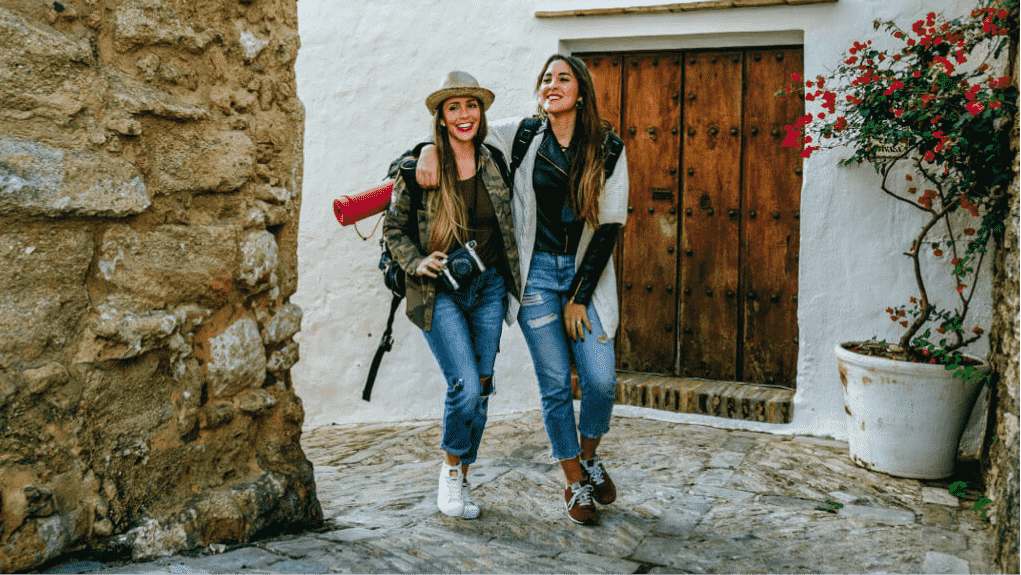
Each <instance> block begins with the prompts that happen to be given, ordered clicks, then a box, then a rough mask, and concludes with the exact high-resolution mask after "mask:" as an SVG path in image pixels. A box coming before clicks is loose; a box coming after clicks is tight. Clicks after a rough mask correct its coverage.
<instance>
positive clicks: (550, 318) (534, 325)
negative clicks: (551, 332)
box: [528, 313, 560, 329]
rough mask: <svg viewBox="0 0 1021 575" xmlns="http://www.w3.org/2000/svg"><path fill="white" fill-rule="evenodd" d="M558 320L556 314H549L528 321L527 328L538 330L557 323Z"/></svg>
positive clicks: (558, 317)
mask: <svg viewBox="0 0 1021 575" xmlns="http://www.w3.org/2000/svg"><path fill="white" fill-rule="evenodd" d="M558 319H560V316H559V315H557V314H556V313H549V314H546V315H544V316H542V317H537V318H534V319H530V320H528V327H530V328H531V329H538V328H540V327H542V326H544V325H549V324H551V323H553V322H555V321H557V320H558Z"/></svg>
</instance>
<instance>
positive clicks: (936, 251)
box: [932, 248, 943, 258]
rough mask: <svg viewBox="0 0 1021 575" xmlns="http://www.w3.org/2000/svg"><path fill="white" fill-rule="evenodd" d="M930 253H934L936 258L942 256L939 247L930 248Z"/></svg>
mask: <svg viewBox="0 0 1021 575" xmlns="http://www.w3.org/2000/svg"><path fill="white" fill-rule="evenodd" d="M932 255H934V256H936V257H938V258H941V257H943V250H941V249H939V248H936V249H934V250H932Z"/></svg>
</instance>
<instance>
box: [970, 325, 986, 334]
mask: <svg viewBox="0 0 1021 575" xmlns="http://www.w3.org/2000/svg"><path fill="white" fill-rule="evenodd" d="M971 331H973V332H975V333H976V334H978V335H982V334H983V333H985V331H986V330H984V329H982V328H980V327H978V326H975V329H973V330H971Z"/></svg>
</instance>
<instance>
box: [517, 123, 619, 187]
mask: <svg viewBox="0 0 1021 575" xmlns="http://www.w3.org/2000/svg"><path fill="white" fill-rule="evenodd" d="M540 126H542V119H540V118H538V117H534V116H533V117H531V118H525V119H524V120H521V123H520V124H518V131H517V133H516V134H514V143H513V144H512V145H511V164H510V175H511V177H512V178H513V177H514V172H515V171H517V169H518V166H520V165H521V162H522V161H523V160H524V159H525V152H526V151H527V150H528V146H529V144H531V143H532V139H534V138H535V135H536V134H537V133H538V132H539V127H540ZM604 145H605V146H606V152H607V154H606V166H605V168H606V179H610V176H612V175H613V169H614V168H615V167H617V160H618V159H620V153H621V152H622V151H623V150H624V140H621V139H620V137H618V136H617V135H616V134H614V133H613V132H608V133H607V134H606V142H605V144H604Z"/></svg>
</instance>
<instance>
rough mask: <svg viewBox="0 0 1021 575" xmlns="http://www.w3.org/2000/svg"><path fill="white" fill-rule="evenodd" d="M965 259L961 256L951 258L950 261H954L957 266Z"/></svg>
mask: <svg viewBox="0 0 1021 575" xmlns="http://www.w3.org/2000/svg"><path fill="white" fill-rule="evenodd" d="M963 261H964V260H963V259H961V258H954V259H952V260H950V263H952V264H954V265H955V266H956V265H957V264H959V263H961V262H963Z"/></svg>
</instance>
